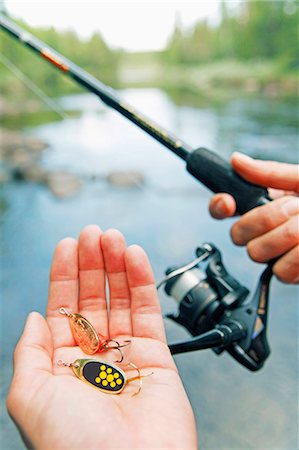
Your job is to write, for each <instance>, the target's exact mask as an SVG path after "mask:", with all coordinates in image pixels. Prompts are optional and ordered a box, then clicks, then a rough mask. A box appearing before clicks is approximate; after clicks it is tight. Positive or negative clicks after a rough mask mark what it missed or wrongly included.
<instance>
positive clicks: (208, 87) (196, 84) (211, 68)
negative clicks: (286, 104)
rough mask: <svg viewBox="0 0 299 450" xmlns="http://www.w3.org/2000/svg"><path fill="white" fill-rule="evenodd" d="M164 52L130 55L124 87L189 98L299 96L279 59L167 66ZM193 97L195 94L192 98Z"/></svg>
mask: <svg viewBox="0 0 299 450" xmlns="http://www.w3.org/2000/svg"><path fill="white" fill-rule="evenodd" d="M161 58H162V57H161V55H160V57H159V54H157V53H156V54H155V53H152V54H150V55H149V56H148V57H145V54H131V55H130V54H127V55H126V57H125V58H123V60H122V63H121V64H120V72H119V79H120V80H121V81H120V84H121V86H122V87H157V88H160V89H164V90H166V91H169V92H170V93H173V95H174V97H175V95H176V94H181V95H182V94H185V95H186V98H187V99H188V97H189V101H191V102H192V101H193V104H194V103H196V101H198V102H200V101H201V99H203V98H208V99H210V100H211V101H216V102H221V101H228V100H230V99H232V98H236V97H244V96H246V97H248V96H253V97H254V96H264V97H265V98H277V99H280V98H281V99H284V98H286V99H290V100H291V99H295V100H296V99H297V98H298V80H297V74H296V73H295V72H293V73H292V72H289V73H286V72H284V71H282V70H281V67H280V65H279V64H278V63H277V62H271V61H248V62H241V61H234V60H225V61H215V62H212V63H210V64H204V65H198V66H182V65H166V64H165V63H163V61H162V60H161ZM190 97H193V99H192V98H190Z"/></svg>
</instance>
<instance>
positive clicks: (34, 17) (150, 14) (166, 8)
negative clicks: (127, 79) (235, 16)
mask: <svg viewBox="0 0 299 450" xmlns="http://www.w3.org/2000/svg"><path fill="white" fill-rule="evenodd" d="M236 2H237V0H236ZM231 3H234V0H231ZM219 4H220V0H193V1H191V0H185V1H184V0H151V1H149V0H135V1H132V0H131V1H127V0H122V1H121V0H118V1H117V0H110V1H107V0H52V1H49V0H36V1H32V0H31V1H30V0H28V1H27V0H6V1H5V5H6V8H7V10H8V12H9V13H10V14H11V15H12V16H13V17H15V18H22V19H24V20H25V21H26V22H27V23H28V24H29V25H33V26H54V27H56V28H58V29H66V28H72V29H74V30H75V31H76V32H77V33H78V34H79V35H80V36H82V37H88V36H90V34H91V33H92V32H94V31H99V32H100V33H101V35H102V36H103V38H104V39H105V40H106V42H107V43H108V44H109V45H110V46H111V47H114V48H124V49H126V50H128V51H145V50H159V49H162V48H163V47H164V46H165V45H166V43H167V40H168V39H169V36H170V35H171V32H172V30H173V27H174V24H175V21H176V20H178V17H179V20H180V23H181V24H182V26H183V27H186V28H188V27H192V25H194V23H195V22H196V21H198V20H200V19H203V18H207V19H208V20H209V21H210V22H211V23H216V22H217V20H218V18H219Z"/></svg>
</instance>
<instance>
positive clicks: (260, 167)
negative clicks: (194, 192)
mask: <svg viewBox="0 0 299 450" xmlns="http://www.w3.org/2000/svg"><path fill="white" fill-rule="evenodd" d="M231 162H232V167H233V169H234V170H235V171H236V172H237V173H238V174H239V175H240V176H241V177H242V178H244V179H245V180H247V181H250V182H251V183H254V184H257V185H260V186H264V187H266V188H268V187H270V188H274V189H269V193H270V195H271V197H272V198H273V199H274V200H273V201H272V202H270V203H269V204H267V205H264V206H260V207H257V208H254V209H253V210H251V211H249V212H247V213H246V214H244V215H243V216H242V217H241V218H240V219H239V220H238V221H237V222H236V223H235V224H234V225H233V227H232V228H231V237H232V240H233V242H234V243H235V244H236V245H241V246H243V245H247V251H248V254H249V256H250V257H251V258H252V259H253V260H254V261H256V262H260V263H265V262H267V261H269V260H271V259H272V258H278V259H277V261H276V263H275V264H274V266H273V272H274V274H275V275H276V276H277V278H279V279H280V280H281V281H283V282H285V283H299V245H298V242H299V198H298V194H299V171H298V165H295V164H285V163H278V162H274V161H260V160H254V159H252V158H250V157H248V156H246V155H243V154H240V153H234V154H233V155H232V160H231ZM235 212H236V203H235V200H234V199H233V197H232V196H230V195H229V194H216V195H214V197H213V198H212V200H211V202H210V213H211V215H212V216H213V217H214V218H216V219H224V218H225V217H230V216H233V215H234V214H235Z"/></svg>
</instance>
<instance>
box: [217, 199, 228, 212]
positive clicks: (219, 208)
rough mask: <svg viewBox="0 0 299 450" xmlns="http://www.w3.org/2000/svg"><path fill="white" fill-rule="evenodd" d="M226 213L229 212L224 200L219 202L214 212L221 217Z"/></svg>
mask: <svg viewBox="0 0 299 450" xmlns="http://www.w3.org/2000/svg"><path fill="white" fill-rule="evenodd" d="M226 211H227V209H226V204H225V203H224V201H223V200H219V201H218V202H217V203H216V205H215V206H214V212H215V213H216V214H217V215H219V216H223V215H224V214H225V213H226Z"/></svg>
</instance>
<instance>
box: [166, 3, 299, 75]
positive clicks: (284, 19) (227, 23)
mask: <svg viewBox="0 0 299 450" xmlns="http://www.w3.org/2000/svg"><path fill="white" fill-rule="evenodd" d="M298 18H299V17H298V3H297V2H296V1H290V0H288V1H277V0H268V1H256V0H248V1H243V2H241V3H240V4H239V8H238V10H237V11H236V10H234V11H231V10H230V9H229V8H228V6H227V4H226V3H225V2H222V5H221V20H220V22H219V24H218V25H217V26H212V25H210V24H208V23H207V22H206V21H202V22H199V23H198V24H197V25H196V26H195V27H194V29H193V30H192V31H191V33H190V31H189V32H188V31H183V30H182V28H181V26H180V24H179V23H177V25H176V27H175V30H174V32H173V35H172V37H171V39H170V42H169V44H168V47H167V49H166V50H165V52H164V55H163V57H164V58H166V60H168V61H169V62H171V63H175V64H185V65H186V64H187V65H188V64H190V65H193V64H202V63H206V62H211V61H213V60H223V59H235V60H240V61H242V60H243V61H245V60H253V59H254V60H259V59H263V60H270V59H272V60H273V59H275V60H277V61H279V63H280V64H281V67H282V68H283V69H284V70H292V69H294V68H297V67H298V31H297V30H298Z"/></svg>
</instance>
